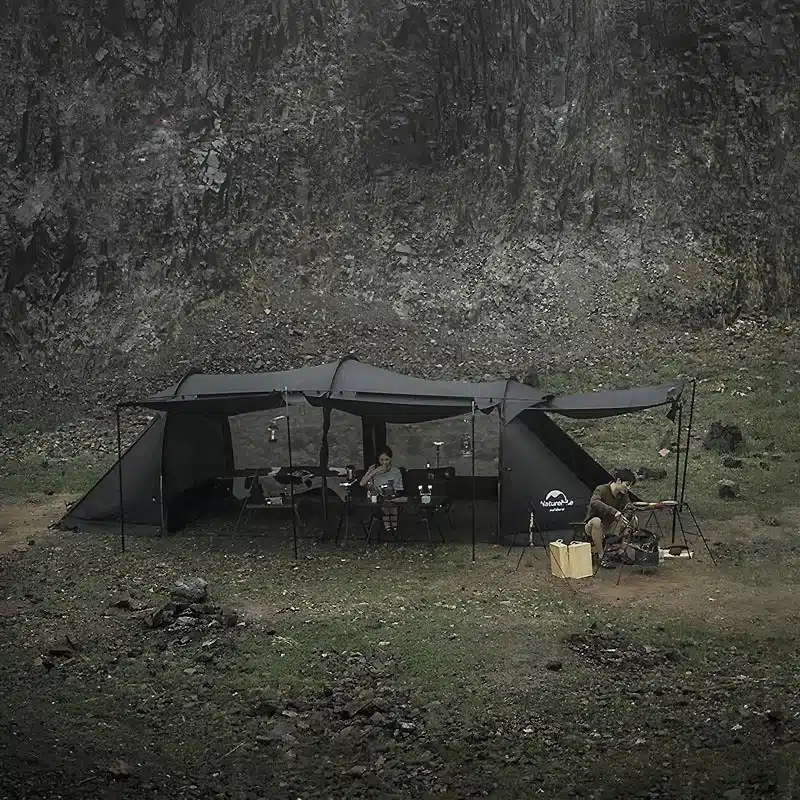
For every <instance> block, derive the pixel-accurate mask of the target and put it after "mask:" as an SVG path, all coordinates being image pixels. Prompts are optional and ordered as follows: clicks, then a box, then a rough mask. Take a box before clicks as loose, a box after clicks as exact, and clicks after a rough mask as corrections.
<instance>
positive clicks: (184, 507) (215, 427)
mask: <svg viewBox="0 0 800 800" xmlns="http://www.w3.org/2000/svg"><path fill="white" fill-rule="evenodd" d="M162 469H163V475H164V509H165V515H166V517H167V528H168V529H169V530H177V529H178V528H180V527H181V526H182V525H184V524H185V523H186V522H187V521H188V519H190V518H191V517H192V516H194V515H195V514H196V513H197V511H198V510H199V509H201V508H202V506H203V504H204V503H205V502H206V501H209V500H211V499H213V496H214V493H213V491H211V489H213V486H214V484H215V482H216V481H217V480H219V479H220V478H225V477H226V476H232V475H233V469H234V463H233V448H232V445H231V429H230V422H229V420H228V417H227V415H206V414H179V413H176V412H173V413H171V414H168V415H167V422H166V428H165V432H164V449H163V466H162ZM127 507H128V504H127V499H126V501H125V509H126V516H127Z"/></svg>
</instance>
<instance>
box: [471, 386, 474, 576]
mask: <svg viewBox="0 0 800 800" xmlns="http://www.w3.org/2000/svg"><path fill="white" fill-rule="evenodd" d="M471 436H472V560H473V561H475V401H474V400H473V401H472V431H471Z"/></svg>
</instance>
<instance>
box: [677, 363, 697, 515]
mask: <svg viewBox="0 0 800 800" xmlns="http://www.w3.org/2000/svg"><path fill="white" fill-rule="evenodd" d="M696 388H697V378H694V379H693V380H692V399H691V401H690V402H689V426H688V430H687V432H686V450H684V452H683V480H682V482H681V498H680V508H681V509H683V496H684V494H685V493H686V469H687V467H688V466H689V445H690V443H691V441H692V422H693V421H694V393H695V389H696Z"/></svg>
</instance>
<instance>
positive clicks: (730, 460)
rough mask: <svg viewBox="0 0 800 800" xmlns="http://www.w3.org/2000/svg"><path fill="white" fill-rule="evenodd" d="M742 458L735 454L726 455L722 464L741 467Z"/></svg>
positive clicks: (733, 467) (729, 466)
mask: <svg viewBox="0 0 800 800" xmlns="http://www.w3.org/2000/svg"><path fill="white" fill-rule="evenodd" d="M742 463H743V462H742V459H741V458H736V457H735V456H725V458H724V459H723V461H722V466H723V467H727V468H728V469H741V466H742Z"/></svg>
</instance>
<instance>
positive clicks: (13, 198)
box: [0, 0, 800, 385]
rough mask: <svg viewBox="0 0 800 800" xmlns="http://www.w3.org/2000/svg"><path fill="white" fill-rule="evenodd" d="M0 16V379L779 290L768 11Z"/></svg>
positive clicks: (772, 294) (441, 9)
mask: <svg viewBox="0 0 800 800" xmlns="http://www.w3.org/2000/svg"><path fill="white" fill-rule="evenodd" d="M0 11H2V15H3V20H4V24H3V25H2V33H0V37H2V39H1V42H0V47H2V64H3V67H2V69H3V81H2V92H3V108H4V109H5V112H6V113H5V114H4V115H3V116H2V119H0V165H1V168H2V174H3V181H2V185H0V198H2V200H1V202H2V209H3V215H2V217H0V289H1V291H0V330H1V333H0V336H2V343H3V347H4V350H5V352H6V354H7V356H8V361H7V365H8V369H12V370H19V369H23V370H25V373H24V374H25V375H26V376H27V378H26V380H28V379H31V376H32V375H33V373H37V374H38V373H39V372H40V366H39V365H40V364H41V363H42V361H43V360H44V363H46V364H48V365H49V366H48V369H52V365H53V364H55V363H58V364H61V365H62V366H63V368H64V369H69V370H72V375H73V378H78V379H80V380H81V381H82V382H85V381H87V380H90V379H92V378H93V377H95V376H96V375H97V374H98V372H105V373H109V374H110V373H115V372H119V371H121V370H124V369H125V368H126V367H130V366H131V365H132V364H133V365H135V364H137V363H139V364H140V366H141V367H142V368H144V365H145V364H149V363H153V361H154V359H155V360H158V363H159V365H160V366H159V369H160V370H161V373H163V374H164V375H166V374H171V373H174V372H175V371H176V370H177V369H178V368H179V365H180V363H181V362H182V360H187V359H189V360H192V361H193V362H195V363H199V364H200V365H201V366H206V367H211V368H213V367H214V366H221V365H224V366H226V367H228V366H230V365H231V363H233V365H234V366H239V367H248V366H249V367H251V368H252V367H255V366H257V364H258V363H259V362H260V363H261V364H262V366H271V362H272V361H274V362H276V363H277V362H281V361H282V362H283V363H285V362H286V361H294V360H297V359H299V358H301V357H302V356H303V355H308V356H310V357H316V356H318V355H319V356H323V355H326V354H327V353H328V351H336V350H340V349H341V348H342V347H345V346H350V347H354V348H356V349H358V347H359V343H361V346H362V350H363V349H364V348H366V349H367V350H368V351H369V352H367V353H364V354H365V355H370V356H371V357H372V358H373V359H374V360H376V361H382V362H384V363H389V362H391V361H395V362H397V361H403V358H402V357H400V356H398V354H397V353H394V354H391V353H390V352H389V350H387V348H386V338H385V337H383V336H378V337H375V338H374V339H370V337H366V338H367V339H368V341H367V342H366V343H365V342H364V341H363V337H361V338H360V337H359V336H357V335H355V334H351V333H349V332H348V328H349V327H352V321H353V320H356V321H357V323H358V324H359V325H361V324H362V323H365V321H366V320H370V319H374V320H376V322H374V323H370V325H371V326H372V327H371V328H370V329H371V330H375V329H376V328H375V326H378V327H380V325H385V326H386V327H387V330H388V331H390V332H391V331H400V332H402V336H404V337H405V339H404V341H407V344H408V352H409V353H411V354H412V356H410V357H409V358H410V359H411V360H416V361H419V360H420V359H422V361H423V362H424V364H425V365H427V366H426V367H425V368H427V369H431V370H433V369H443V370H449V371H450V372H457V371H458V369H459V368H461V367H462V366H463V364H465V363H467V362H468V361H469V360H470V359H471V360H472V361H473V362H475V361H476V360H477V361H481V363H483V364H484V365H486V364H487V358H488V359H489V361H488V363H489V368H491V366H492V365H493V362H492V359H491V358H489V356H490V355H491V354H494V356H495V357H497V358H498V359H500V360H501V361H502V359H506V360H507V359H508V357H509V356H508V353H509V352H510V351H511V350H512V349H513V348H515V347H516V348H517V351H518V352H519V351H520V343H524V345H525V347H524V348H521V349H522V350H524V354H523V355H522V356H520V357H521V358H522V360H524V359H531V358H536V357H542V358H544V357H545V355H546V356H547V357H548V358H551V357H552V358H557V357H558V356H559V355H561V356H563V357H572V356H574V354H575V353H576V352H577V351H580V350H582V349H583V348H585V346H586V345H587V344H588V343H593V344H597V343H598V342H604V341H609V342H610V341H612V340H613V339H615V338H618V337H619V336H620V335H624V334H625V333H626V332H628V331H629V330H630V329H631V327H632V326H633V327H634V328H636V327H637V326H638V327H641V326H644V325H647V324H648V319H649V318H650V317H651V316H652V315H653V312H654V311H656V310H657V311H658V316H659V318H660V319H661V320H662V321H664V320H665V318H668V319H670V320H674V319H675V317H676V316H677V317H678V318H680V319H681V320H688V319H692V320H695V321H698V320H699V321H701V322H702V321H705V322H714V321H716V320H718V319H721V318H730V316H731V315H736V314H738V313H742V312H747V311H752V310H759V311H768V312H770V311H776V310H780V309H784V308H786V307H788V306H790V305H791V304H792V302H793V297H794V293H795V291H796V289H797V287H798V280H799V279H800V272H798V269H797V264H798V263H800V259H798V255H799V254H800V253H799V252H798V248H799V247H800V245H799V244H798V243H799V242H800V236H799V235H798V234H799V233H800V231H799V230H798V228H799V227H800V225H799V224H798V214H797V208H798V200H800V190H798V186H800V157H798V149H797V136H798V134H797V131H798V122H800V115H799V113H798V108H800V100H799V98H798V88H797V87H798V85H799V84H798V46H797V42H798V34H799V33H800V30H798V28H799V26H798V17H797V14H796V5H795V4H794V3H791V2H779V1H778V0H752V1H751V2H741V0H727V1H726V2H718V3H714V4H707V5H704V4H702V3H696V2H693V1H692V2H690V1H689V0H686V2H675V0H642V1H641V2H628V1H627V0H618V1H616V2H615V1H614V0H550V2H540V1H539V0H534V1H533V2H531V1H530V0H526V1H524V0H499V2H496V3H484V2H478V1H477V0H474V1H473V0H465V2H462V3H450V2H445V0H419V1H418V2H408V1H407V0H403V2H400V0H396V1H394V2H393V1H392V0H388V1H387V0H337V2H334V3H331V2H323V1H322V0H303V2H299V0H270V2H263V3H253V2H248V0H224V1H223V0H105V1H104V2H99V1H98V0H86V1H85V2H75V1H72V0H38V1H35V0H5V2H0ZM612 298H613V299H612ZM209 309H210V311H209ZM420 325H423V326H424V328H425V331H426V332H425V333H424V334H419V333H417V332H418V331H419V330H420ZM197 331H200V332H202V334H203V336H204V337H205V339H204V345H205V346H202V344H201V345H200V346H199V345H198V342H197V339H196V338H193V336H194V333H196V332H197ZM193 332H194V333H193ZM401 338H402V337H401ZM214 339H217V340H218V344H217V345H214V344H213V341H214ZM265 342H269V343H270V346H271V347H273V348H274V349H273V351H272V355H270V350H269V347H267V345H266V344H265ZM565 342H566V343H567V344H566V345H565ZM231 343H233V345H231ZM276 343H277V344H278V347H277V348H275V346H276ZM431 343H433V344H435V346H436V348H437V354H435V355H433V356H431V358H427V355H426V350H427V349H429V348H430V346H431ZM478 344H479V345H480V346H478ZM481 348H483V350H481ZM484 350H485V351H486V352H485V353H484V352H483V351H484ZM478 353H480V354H481V355H480V356H478V355H476V354H478ZM336 354H338V353H336ZM437 364H442V366H441V367H438V366H436V365H437ZM465 369H468V370H469V371H471V372H473V373H474V371H475V370H474V369H473V368H472V367H471V366H468V367H465ZM501 371H506V372H507V371H508V370H507V369H506V370H501ZM51 380H52V379H51ZM17 385H18V383H17Z"/></svg>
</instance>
